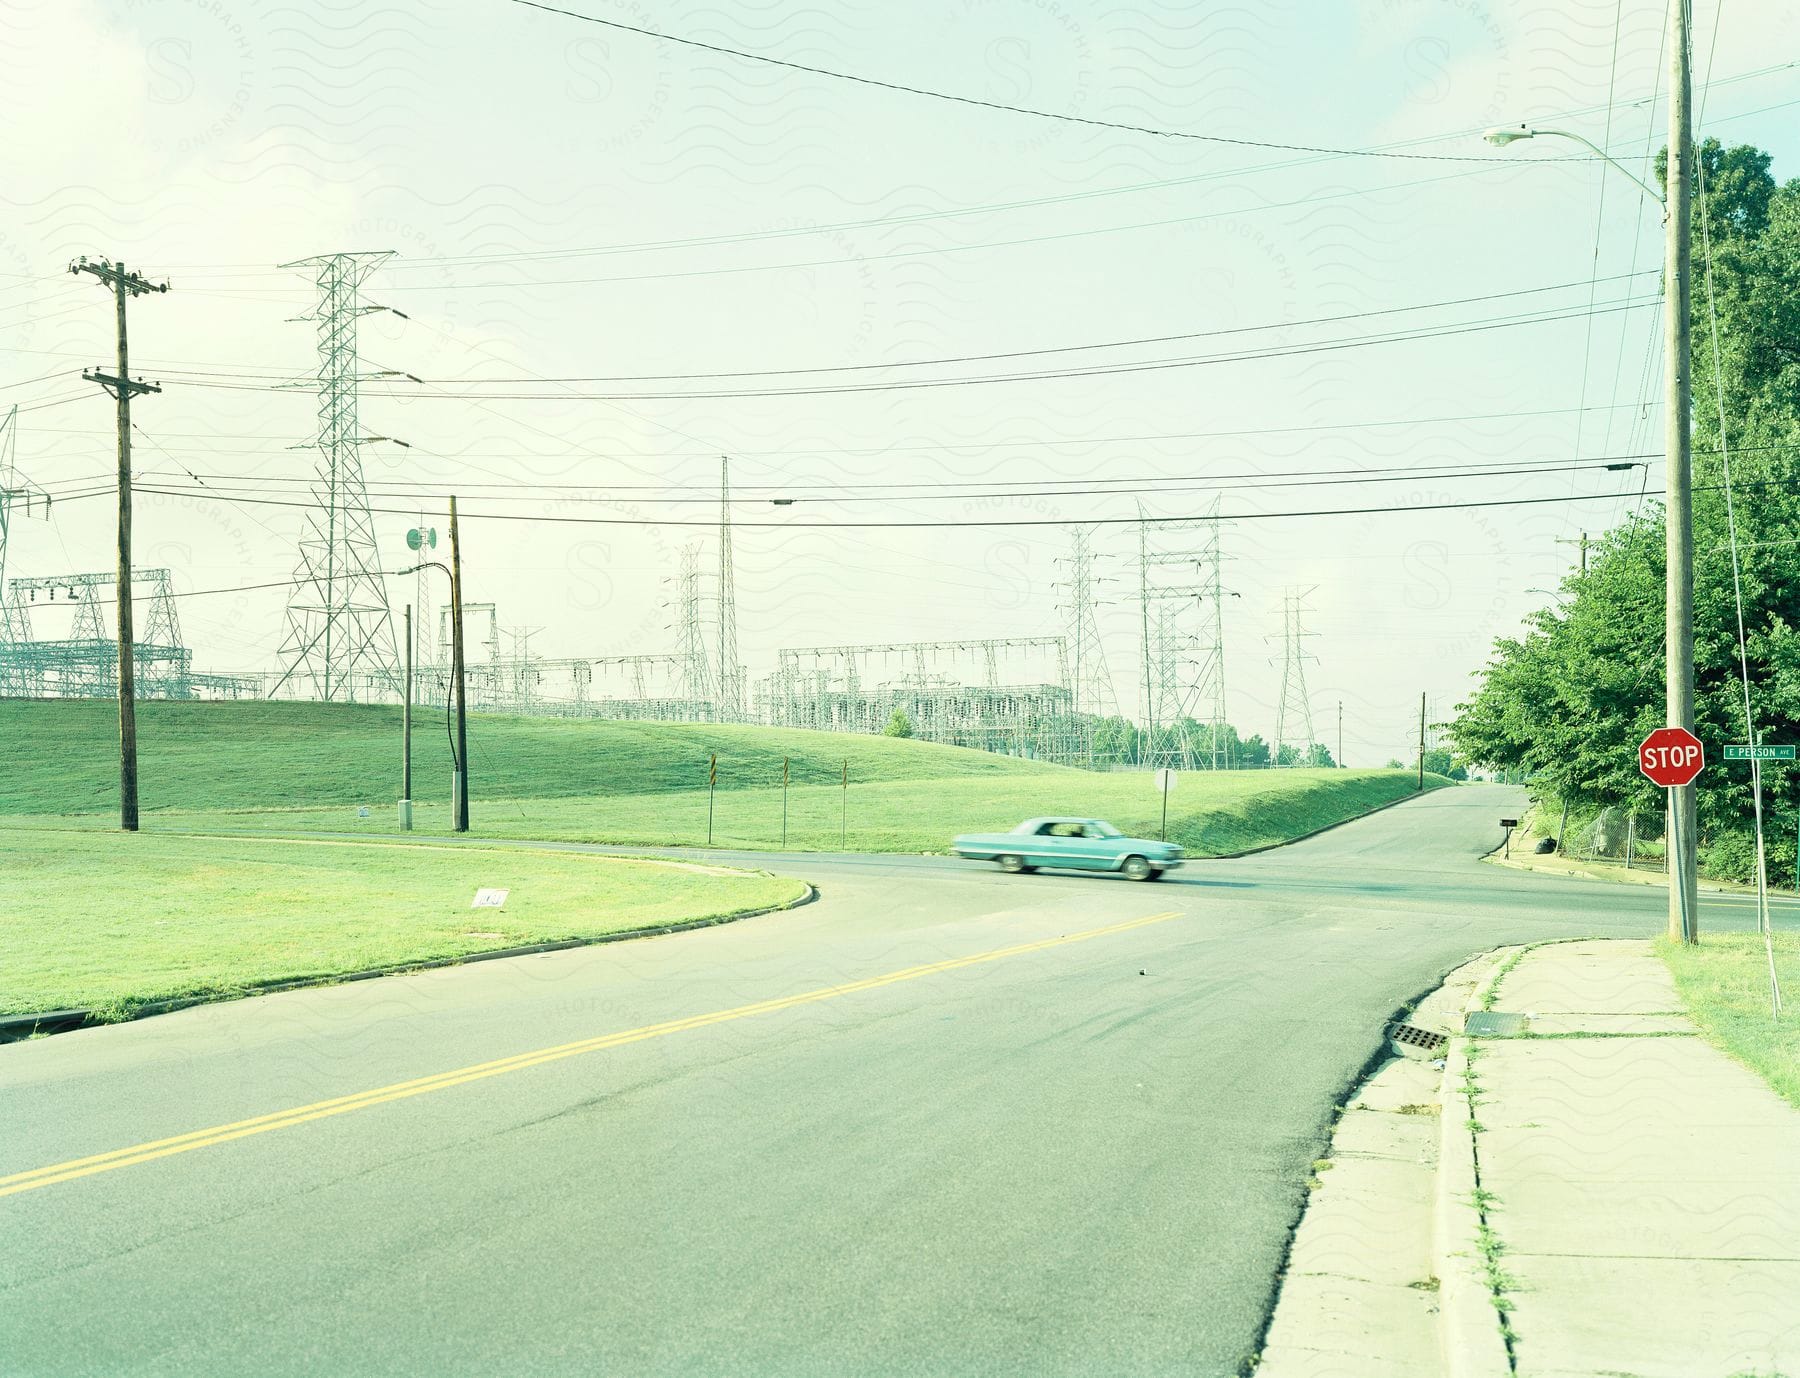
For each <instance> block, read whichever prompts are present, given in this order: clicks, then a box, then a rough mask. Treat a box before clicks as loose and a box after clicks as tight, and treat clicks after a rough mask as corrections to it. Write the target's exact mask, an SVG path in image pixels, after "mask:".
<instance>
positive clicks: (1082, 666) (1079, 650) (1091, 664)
mask: <svg viewBox="0 0 1800 1378" xmlns="http://www.w3.org/2000/svg"><path fill="white" fill-rule="evenodd" d="M1093 531H1094V529H1093V528H1092V527H1090V526H1071V527H1070V528H1069V554H1068V557H1067V559H1066V560H1062V561H1059V562H1058V563H1061V564H1066V565H1067V566H1068V578H1066V579H1062V580H1059V581H1057V582H1056V583H1055V584H1054V585H1053V587H1054V588H1055V589H1056V590H1057V591H1058V592H1059V593H1061V594H1062V595H1063V598H1062V599H1061V601H1060V602H1059V603H1058V604H1057V607H1058V610H1059V611H1061V612H1062V613H1063V614H1064V615H1065V616H1066V617H1067V618H1068V624H1067V625H1068V633H1067V635H1068V647H1069V658H1070V667H1069V669H1070V675H1069V690H1070V708H1071V709H1072V711H1073V714H1074V719H1075V721H1074V726H1075V729H1076V732H1077V733H1078V735H1079V740H1077V741H1075V742H1073V743H1071V744H1070V746H1071V748H1072V749H1071V750H1070V751H1068V752H1067V753H1066V755H1065V759H1067V756H1068V755H1075V756H1079V757H1080V758H1081V759H1082V760H1084V761H1086V762H1088V763H1089V764H1091V763H1092V762H1093V759H1094V723H1095V721H1096V720H1097V719H1100V718H1110V717H1115V716H1117V714H1118V712H1119V699H1118V695H1117V694H1115V693H1114V692H1113V682H1112V672H1111V671H1110V670H1108V669H1107V667H1106V646H1105V644H1104V643H1103V642H1102V641H1101V639H1100V621H1099V618H1098V617H1096V616H1095V613H1094V609H1095V608H1096V607H1098V606H1099V601H1100V600H1098V599H1097V598H1095V596H1094V594H1095V586H1096V585H1098V584H1100V583H1103V582H1105V581H1104V580H1103V579H1101V578H1100V577H1099V576H1098V575H1096V574H1095V573H1094V564H1095V560H1096V558H1097V557H1096V556H1095V554H1094V547H1093Z"/></svg>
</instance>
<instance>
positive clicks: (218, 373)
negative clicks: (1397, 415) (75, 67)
mask: <svg viewBox="0 0 1800 1378" xmlns="http://www.w3.org/2000/svg"><path fill="white" fill-rule="evenodd" d="M1658 271H1659V270H1657V269H1653V268H1646V269H1640V270H1634V271H1632V272H1629V273H1615V274H1613V275H1612V276H1610V277H1603V278H1595V279H1592V280H1591V281H1590V280H1587V279H1583V280H1580V281H1575V282H1553V283H1548V284H1546V285H1545V286H1542V287H1518V288H1513V289H1510V290H1508V291H1504V292H1483V293H1480V294H1478V295H1476V296H1470V297H1448V298H1445V299H1443V300H1441V301H1428V302H1413V303H1410V304H1408V305H1405V306H1380V307H1373V308H1371V309H1369V310H1367V311H1347V312H1343V313H1340V314H1338V315H1334V316H1309V317H1302V318H1300V319H1298V320H1284V321H1265V322H1259V323H1258V324H1256V325H1234V326H1222V327H1219V328H1217V329H1213V330H1190V331H1186V332H1183V333H1180V334H1173V335H1143V336H1137V337H1135V338H1130V339H1122V340H1094V341H1091V342H1087V343H1082V344H1069V345H1051V346H1046V347H1044V348H1039V349H1015V350H1000V351H995V352H992V353H986V354H950V355H942V356H939V357H937V358H933V359H896V360H890V361H885V362H880V363H867V364H809V365H804V366H799V367H789V368H749V369H729V370H724V371H716V372H684V373H624V374H576V375H568V376H563V377H555V376H549V375H542V374H529V375H516V374H515V375H510V376H507V377H502V378H414V379H413V381H414V382H417V383H420V384H429V385H430V386H433V387H444V386H458V387H473V386H503V385H504V386H511V385H515V384H519V383H549V384H555V385H557V386H563V385H565V384H569V383H642V382H704V381H710V380H714V379H720V378H752V377H757V378H785V377H793V376H795V375H799V374H813V373H862V372H867V371H869V370H874V369H890V368H937V367H943V366H946V365H949V364H975V363H990V362H993V361H994V360H998V359H1030V358H1041V357H1043V356H1046V355H1051V354H1075V353H1083V352H1086V351H1088V350H1095V349H1132V348H1143V347H1148V346H1150V345H1163V344H1176V343H1179V342H1181V341H1184V340H1202V339H1214V338H1219V337H1223V336H1228V335H1248V334H1256V333H1259V332H1262V331H1266V330H1291V329H1294V328H1296V327H1299V326H1309V325H1336V324H1340V323H1342V322H1344V321H1358V320H1368V319H1371V318H1373V317H1376V316H1393V315H1404V314H1408V313H1411V312H1414V311H1438V310H1443V309H1444V308H1446V307H1451V306H1471V305H1474V304H1475V303H1477V302H1486V301H1503V300H1508V299H1511V298H1514V297H1532V296H1542V295H1544V294H1546V293H1549V292H1566V291H1572V290H1573V289H1575V288H1578V287H1591V286H1592V284H1593V283H1597V282H1623V281H1628V280H1629V279H1632V278H1639V277H1652V276H1655V275H1656V273H1657V272H1658ZM1589 305H1590V306H1592V302H1591V301H1590V302H1589ZM1544 309H1546V310H1549V309H1551V308H1548V307H1546V308H1544ZM176 362H178V361H175V360H166V361H163V366H160V367H161V372H162V374H163V376H164V377H169V378H204V379H213V378H220V379H230V380H244V381H254V380H275V381H280V382H282V383H283V385H284V386H285V385H286V383H287V380H288V379H289V378H291V376H292V375H291V374H290V373H289V372H287V371H285V370H284V371H280V372H271V371H269V370H266V369H238V368H231V367H217V366H215V367H201V368H194V369H189V368H173V367H167V366H166V365H168V364H173V363H176ZM190 362H191V361H190ZM394 371H396V372H398V370H394ZM45 376H46V377H54V376H56V375H54V374H47V375H45ZM409 376H410V375H409Z"/></svg>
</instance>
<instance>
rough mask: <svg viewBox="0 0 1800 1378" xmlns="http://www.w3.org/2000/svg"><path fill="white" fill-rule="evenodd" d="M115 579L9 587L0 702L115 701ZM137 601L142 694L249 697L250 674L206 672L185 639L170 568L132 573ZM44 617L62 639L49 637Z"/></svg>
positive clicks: (136, 656)
mask: <svg viewBox="0 0 1800 1378" xmlns="http://www.w3.org/2000/svg"><path fill="white" fill-rule="evenodd" d="M117 578H118V576H117V575H116V574H114V573H112V572H111V571H108V572H106V573H104V574H57V575H50V576H43V577H34V578H26V579H11V580H8V581H7V585H6V594H5V597H4V599H0V602H3V603H4V608H3V610H0V611H3V615H0V696H5V697H9V698H79V699H104V698H115V697H117V696H118V692H119V642H118V631H117V621H116V619H115V618H113V617H111V616H110V615H109V611H108V610H109V609H111V608H113V607H116V606H117V598H116V595H115V592H114V590H115V586H116V584H117ZM132 600H133V602H134V603H135V604H136V605H137V606H139V607H142V608H143V609H144V617H143V620H142V621H141V622H140V623H139V624H138V627H139V630H138V634H137V636H136V638H135V639H134V644H133V656H132V664H133V666H134V667H135V669H136V677H137V693H138V697H140V698H147V699H199V698H232V699H235V698H250V697H254V696H255V695H256V692H257V689H258V681H257V679H256V678H255V677H254V676H248V675H212V674H201V673H199V672H197V671H196V670H195V669H194V653H193V651H191V650H190V649H189V648H188V647H187V645H186V644H185V643H184V642H183V641H182V637H181V624H180V621H179V620H178V618H177V617H176V613H175V595H174V591H173V590H172V588H171V587H170V576H169V571H168V570H166V569H139V570H135V571H133V574H132ZM46 617H49V618H50V619H53V620H55V621H56V622H58V623H59V624H66V625H59V626H58V628H57V629H56V631H57V633H58V634H52V635H44V634H43V633H44V631H45V630H46V629H45V628H44V627H43V626H42V623H43V621H44V620H45V618H46Z"/></svg>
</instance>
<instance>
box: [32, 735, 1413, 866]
mask: <svg viewBox="0 0 1800 1378" xmlns="http://www.w3.org/2000/svg"><path fill="white" fill-rule="evenodd" d="M115 731H116V728H115V723H114V718H113V709H112V706H111V705H110V704H108V703H103V702H83V701H75V700H65V701H59V702H49V703H43V702H26V701H16V700H15V701H0V741H11V742H29V743H30V744H31V746H30V750H29V751H28V752H26V753H24V754H22V755H21V754H20V753H17V752H13V753H9V765H8V769H6V770H5V771H4V772H0V817H5V819H6V821H7V822H8V823H10V824H12V825H14V826H29V825H32V824H41V823H53V824H55V825H58V826H69V825H71V824H74V825H83V824H85V825H89V826H92V827H95V828H105V827H107V826H109V825H110V821H111V817H112V814H111V811H112V809H113V808H114V807H115V800H116V791H117V765H116V761H115V755H114V753H115V752H116V750H117V747H116V738H115V736H114V733H115ZM139 736H140V744H141V747H140V750H141V761H142V769H141V777H142V778H141V789H142V798H143V804H144V809H145V813H144V826H145V827H146V828H147V829H153V830H164V831H174V830H193V831H222V832H246V831H248V832H260V831H268V832H284V833H293V832H351V831H362V832H366V833H369V834H370V835H378V834H385V833H391V832H392V830H393V828H394V826H395V824H394V816H395V815H394V800H395V798H396V797H397V795H398V753H399V740H400V731H399V711H398V710H397V709H392V708H383V707H366V706H353V705H329V706H326V705H319V704H289V703H187V704H183V703H146V704H143V705H141V706H140V718H139ZM714 753H717V755H718V757H719V789H718V792H717V795H716V798H715V799H714V800H713V841H714V843H715V844H716V845H718V846H722V847H727V846H738V847H751V848H776V847H779V846H780V845H781V841H782V791H781V789H780V781H781V767H782V758H783V757H784V756H785V757H787V758H789V761H790V778H791V779H792V781H793V787H792V788H791V789H790V790H789V791H788V799H787V805H788V829H787V845H788V846H789V847H790V848H792V849H794V850H821V849H836V848H837V847H839V846H840V844H841V845H843V846H845V847H848V848H850V849H851V850H861V851H911V852H918V851H943V850H944V849H945V848H946V846H947V845H948V842H949V839H950V837H951V836H952V835H953V834H955V833H958V832H967V831H977V830H982V831H985V830H992V829H997V828H1008V827H1011V826H1012V825H1013V824H1014V823H1016V822H1018V821H1019V820H1020V819H1022V818H1026V817H1030V816H1032V815H1034V814H1047V813H1071V814H1078V815H1094V816H1097V817H1102V818H1108V819H1110V820H1111V821H1112V822H1114V823H1116V824H1117V825H1118V826H1119V827H1121V828H1123V829H1125V830H1126V831H1127V832H1134V833H1138V834H1147V835H1149V836H1156V835H1157V831H1158V829H1159V826H1160V824H1159V806H1160V799H1159V797H1158V795H1157V793H1156V790H1155V788H1154V786H1153V785H1152V783H1151V780H1150V777H1149V775H1148V774H1147V773H1146V772H1141V771H1129V772H1114V773H1098V772H1093V771H1081V770H1070V769H1066V768H1064V767H1061V766H1052V765H1046V764H1043V763H1040V762H1034V761H1025V760H1020V759H1017V758H1014V757H1008V756H998V755H994V754H992V753H988V752H980V751H969V750H964V749H961V748H957V747H945V746H937V745H934V744H932V743H928V742H916V741H903V740H896V739H893V738H886V737H861V736H852V735H848V734H842V733H824V732H804V731H796V730H790V729H782V728H766V727H748V726H737V725H730V726H718V725H713V724H707V723H629V722H612V721H603V720H594V719H555V718H509V717H500V716H491V717H490V716H478V717H476V718H474V719H472V720H471V723H470V750H469V755H470V762H471V773H470V786H471V796H472V802H471V821H472V823H473V827H474V832H475V833H476V834H477V835H488V836H502V837H528V838H529V837H537V838H545V839H562V840H575V841H591V842H619V843H627V844H633V845H675V846H683V845H702V844H704V843H705V841H706V836H707V804H708V800H707V791H706V788H705V784H706V773H707V763H708V760H709V758H710V756H711V755H712V754H714ZM846 760H848V762H849V775H850V786H849V789H848V791H847V792H846V791H845V790H844V789H842V788H841V784H840V782H841V779H842V771H843V767H844V762H845V761H846ZM414 772H415V773H414V779H415V788H414V793H415V795H416V796H418V800H419V805H418V809H417V812H416V827H417V829H418V831H420V832H446V831H448V828H449V815H448V809H447V800H448V794H449V779H450V764H449V756H448V752H447V747H446V745H445V739H444V734H443V730H442V720H441V718H437V719H433V718H430V717H425V716H423V715H422V716H421V718H420V719H419V720H417V721H415V727H414ZM1427 782H1428V784H1430V785H1432V786H1434V787H1435V786H1437V785H1441V784H1443V783H1445V782H1444V781H1442V780H1438V779H1436V778H1435V777H1428V781H1427ZM1412 789H1413V777H1412V776H1411V775H1410V774H1409V773H1408V772H1405V771H1355V770H1322V771H1315V770H1305V771H1293V770H1284V771H1224V772H1218V773H1213V772H1193V773H1188V774H1184V775H1183V776H1182V777H1181V779H1180V782H1179V784H1178V785H1177V787H1176V789H1175V790H1174V792H1173V793H1172V794H1171V796H1170V800H1169V837H1170V838H1171V840H1173V841H1177V842H1180V843H1181V844H1182V845H1184V846H1186V847H1187V848H1189V849H1190V851H1192V852H1193V853H1194V854H1196V855H1200V856H1217V855H1223V854H1227V853H1232V852H1238V851H1244V850H1248V849H1250V848H1254V847H1263V846H1269V845H1273V844H1275V843H1280V842H1284V841H1288V840H1291V839H1292V838H1294V837H1298V836H1301V835H1303V834H1305V833H1309V832H1312V831H1314V830H1316V829H1318V828H1322V827H1326V826H1329V825H1330V824H1332V823H1337V822H1341V821H1342V820H1344V819H1346V818H1350V817H1354V816H1355V815H1357V814H1359V813H1362V812H1365V811H1367V810H1368V809H1371V808H1375V807H1378V806H1379V805H1382V804H1386V803H1390V802H1392V801H1393V800H1395V799H1399V798H1403V797H1404V796H1405V795H1407V794H1409V793H1411V792H1412ZM363 808H366V809H367V810H368V817H366V818H363V817H361V816H360V814H359V810H360V809H363Z"/></svg>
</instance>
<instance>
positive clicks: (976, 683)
mask: <svg viewBox="0 0 1800 1378" xmlns="http://www.w3.org/2000/svg"><path fill="white" fill-rule="evenodd" d="M1019 662H1024V665H1023V667H1021V668H1027V669H1037V670H1039V671H1040V672H1041V673H1040V674H1038V675H1036V676H1032V675H1025V676H1020V677H1018V678H1014V677H1013V667H1014V666H1015V665H1018V664H1019ZM777 664H778V666H779V668H778V669H777V670H776V671H775V673H774V674H773V675H769V676H767V677H765V678H763V679H761V680H758V681H757V683H756V692H755V696H754V700H755V706H756V716H757V719H758V720H759V721H761V722H765V723H768V724H770V725H772V726H777V727H809V728H814V729H817V730H819V731H824V732H862V733H878V732H881V731H883V730H884V729H885V728H886V727H887V725H888V723H889V722H890V721H891V720H892V719H893V717H894V714H895V713H896V712H900V713H904V714H905V715H906V719H907V722H908V724H909V726H910V727H911V730H912V735H913V736H914V737H917V738H919V739H920V740H922V741H928V742H941V743H943V744H945V745H948V746H966V747H974V748H976V749H977V750H981V751H995V752H1001V753H1004V754H1007V755H1013V756H1031V757H1036V758H1038V759H1041V760H1047V761H1063V762H1068V763H1074V762H1077V761H1080V760H1082V759H1083V758H1084V756H1085V754H1086V750H1087V747H1086V742H1087V735H1086V733H1085V732H1084V731H1083V728H1082V725H1081V720H1080V718H1079V717H1078V715H1077V714H1076V712H1075V693H1074V686H1073V684H1072V682H1071V679H1070V674H1069V653H1068V642H1067V640H1066V639H1065V638H1063V637H1060V636H1053V637H1010V638H1001V639H995V640H980V641H909V642H885V643H876V644H871V645H863V646H808V647H799V648H795V649H790V650H784V651H781V652H778V659H777ZM1003 666H1005V667H1006V673H1005V675H1004V676H1003V674H1002V667H1003ZM971 672H973V673H971Z"/></svg>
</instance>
